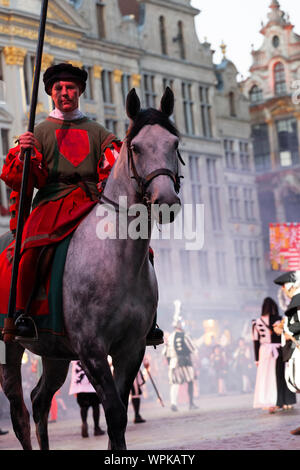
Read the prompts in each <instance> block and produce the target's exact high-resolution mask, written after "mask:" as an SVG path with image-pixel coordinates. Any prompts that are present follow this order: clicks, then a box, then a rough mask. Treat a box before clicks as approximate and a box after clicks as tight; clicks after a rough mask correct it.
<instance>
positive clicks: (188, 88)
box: [181, 82, 195, 135]
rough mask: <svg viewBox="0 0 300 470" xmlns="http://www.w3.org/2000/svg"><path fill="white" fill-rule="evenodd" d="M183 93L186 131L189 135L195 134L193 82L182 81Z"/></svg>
mask: <svg viewBox="0 0 300 470" xmlns="http://www.w3.org/2000/svg"><path fill="white" fill-rule="evenodd" d="M181 93H182V100H183V110H184V123H185V131H186V133H187V134H188V135H194V134H195V127H194V112H193V106H194V102H193V100H192V84H191V83H188V82H182V84H181Z"/></svg>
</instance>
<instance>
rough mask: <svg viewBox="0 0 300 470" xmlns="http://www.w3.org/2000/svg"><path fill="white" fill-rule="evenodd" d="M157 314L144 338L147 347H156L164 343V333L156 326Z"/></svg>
mask: <svg viewBox="0 0 300 470" xmlns="http://www.w3.org/2000/svg"><path fill="white" fill-rule="evenodd" d="M156 320H157V313H156V314H155V317H154V321H153V325H152V327H151V330H150V331H149V333H148V334H147V337H146V345H147V346H158V345H159V344H163V342H164V332H163V331H162V330H161V329H160V328H158V326H157V324H156Z"/></svg>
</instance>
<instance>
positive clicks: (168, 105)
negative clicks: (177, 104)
mask: <svg viewBox="0 0 300 470" xmlns="http://www.w3.org/2000/svg"><path fill="white" fill-rule="evenodd" d="M160 110H161V112H162V113H164V114H166V115H167V116H168V117H170V116H171V115H172V114H173V111H174V93H173V91H172V90H171V88H169V87H168V86H167V88H166V90H165V92H164V94H163V97H162V99H161V101H160Z"/></svg>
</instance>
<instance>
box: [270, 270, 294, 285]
mask: <svg viewBox="0 0 300 470" xmlns="http://www.w3.org/2000/svg"><path fill="white" fill-rule="evenodd" d="M298 281H300V271H289V272H287V273H284V274H281V275H280V276H279V277H277V278H276V279H275V280H274V283H275V284H278V285H279V286H283V285H284V284H287V283H292V284H294V283H295V282H298Z"/></svg>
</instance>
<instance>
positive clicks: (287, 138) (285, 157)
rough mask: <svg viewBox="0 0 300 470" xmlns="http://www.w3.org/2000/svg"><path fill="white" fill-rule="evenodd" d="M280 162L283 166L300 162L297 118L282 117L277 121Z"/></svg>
mask: <svg viewBox="0 0 300 470" xmlns="http://www.w3.org/2000/svg"><path fill="white" fill-rule="evenodd" d="M276 129H277V137H278V149H279V162H280V165H281V166H282V167H288V166H292V165H297V164H299V144H298V135H297V120H296V119H294V118H290V119H281V120H280V121H277V122H276Z"/></svg>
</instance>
